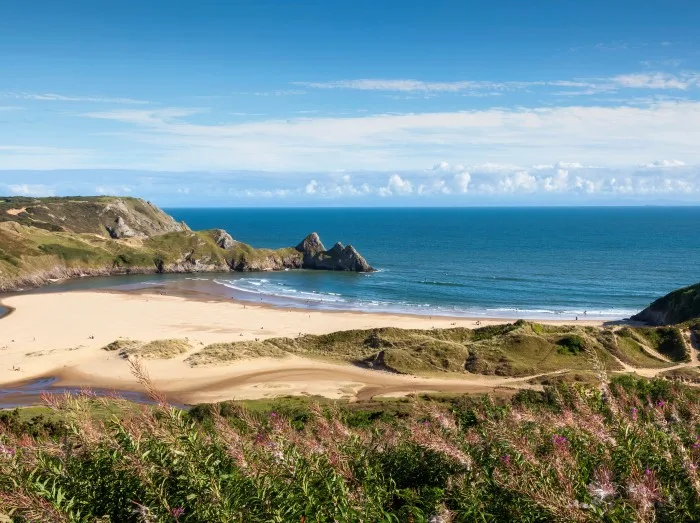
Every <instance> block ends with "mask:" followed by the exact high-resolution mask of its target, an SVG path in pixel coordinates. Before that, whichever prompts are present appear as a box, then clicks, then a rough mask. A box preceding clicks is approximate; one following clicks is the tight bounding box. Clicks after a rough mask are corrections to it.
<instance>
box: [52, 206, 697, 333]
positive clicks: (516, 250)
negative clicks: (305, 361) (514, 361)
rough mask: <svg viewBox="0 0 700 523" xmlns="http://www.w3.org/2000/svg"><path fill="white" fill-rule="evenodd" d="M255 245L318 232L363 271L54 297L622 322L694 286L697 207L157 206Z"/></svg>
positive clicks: (255, 276) (216, 277)
mask: <svg viewBox="0 0 700 523" xmlns="http://www.w3.org/2000/svg"><path fill="white" fill-rule="evenodd" d="M166 211H167V212H169V213H170V214H172V215H173V216H175V217H176V218H177V219H178V220H184V221H185V222H187V224H188V225H189V226H190V227H191V228H193V229H207V228H214V227H219V228H225V229H226V230H228V231H229V232H230V233H231V234H232V235H233V236H234V238H236V239H237V240H240V241H243V242H246V243H249V244H252V245H254V246H256V247H281V246H288V245H295V244H296V243H298V242H299V241H300V240H301V239H302V238H303V237H304V236H305V235H306V234H308V233H310V232H312V231H316V232H318V233H319V234H320V236H321V239H322V240H323V241H324V243H325V245H326V247H327V248H330V247H331V246H332V245H333V243H334V242H336V241H342V242H343V243H346V244H347V243H351V244H352V245H354V246H355V247H356V248H357V249H358V250H359V251H360V252H361V253H362V254H363V255H364V256H365V257H366V258H367V260H368V261H369V262H370V263H371V264H372V265H373V266H374V267H375V268H377V269H378V272H376V273H372V274H346V273H332V272H321V271H285V272H276V273H270V272H266V273H247V274H236V273H227V274H198V275H165V276H133V277H126V278H124V277H121V278H116V279H115V278H106V279H105V278H95V279H90V280H89V281H88V280H85V281H80V282H72V283H69V284H63V285H59V286H55V288H56V290H59V289H66V288H84V287H86V286H88V287H96V286H114V285H117V284H120V285H123V284H127V283H129V284H138V285H148V284H154V283H167V282H175V281H177V282H180V283H179V284H180V285H185V286H190V287H192V288H193V289H197V290H203V291H205V292H213V293H217V294H223V295H226V296H230V297H233V298H236V299H245V300H252V301H256V302H260V301H262V302H265V303H272V304H277V305H282V306H297V307H312V308H328V309H346V310H360V311H392V312H406V313H418V314H429V315H464V316H483V317H499V316H500V317H522V318H533V319H534V318H540V319H543V318H552V319H556V318H560V319H568V318H573V317H575V316H578V317H579V318H583V317H584V315H585V317H586V318H588V319H594V318H603V319H619V318H624V317H628V316H630V315H631V314H633V313H635V312H637V311H639V310H640V309H642V308H644V307H645V306H646V305H648V304H649V303H650V302H651V301H652V300H653V299H655V298H656V297H659V296H661V295H663V294H665V293H667V292H669V291H671V290H673V289H675V288H678V287H681V286H685V285H688V284H691V283H695V282H698V281H700V208H698V207H646V208H639V207H637V208H630V207H624V208H609V207H605V208H581V207H578V208H460V209H444V208H442V209H396V208H392V209H359V208H353V209H328V208H322V209H166Z"/></svg>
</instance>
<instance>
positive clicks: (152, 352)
mask: <svg viewBox="0 0 700 523" xmlns="http://www.w3.org/2000/svg"><path fill="white" fill-rule="evenodd" d="M102 349H103V350H106V351H118V352H119V355H120V356H121V357H122V358H128V357H130V356H137V357H139V358H143V359H147V360H156V359H159V360H166V359H171V358H176V357H177V356H180V355H182V354H185V353H186V352H188V351H189V350H191V349H192V345H191V344H190V342H189V341H188V340H186V339H168V340H153V341H150V342H148V343H144V342H141V341H136V340H132V339H128V338H121V339H118V340H115V341H113V342H112V343H110V344H109V345H106V346H105V347H102Z"/></svg>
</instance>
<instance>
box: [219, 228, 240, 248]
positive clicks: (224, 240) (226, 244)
mask: <svg viewBox="0 0 700 523" xmlns="http://www.w3.org/2000/svg"><path fill="white" fill-rule="evenodd" d="M214 241H215V242H216V244H217V245H218V246H219V247H221V248H222V249H230V248H232V247H233V246H234V245H236V243H237V242H236V240H234V239H233V236H231V235H230V234H229V233H227V232H226V231H225V230H224V229H214Z"/></svg>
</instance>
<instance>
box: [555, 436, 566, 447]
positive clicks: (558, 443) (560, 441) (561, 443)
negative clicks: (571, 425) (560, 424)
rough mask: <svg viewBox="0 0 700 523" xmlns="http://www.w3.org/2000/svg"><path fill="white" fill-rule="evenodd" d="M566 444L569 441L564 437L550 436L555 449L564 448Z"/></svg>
mask: <svg viewBox="0 0 700 523" xmlns="http://www.w3.org/2000/svg"><path fill="white" fill-rule="evenodd" d="M568 442H569V440H568V439H566V436H560V435H559V434H555V435H554V436H552V443H554V446H555V447H565V446H566V444H567V443H568Z"/></svg>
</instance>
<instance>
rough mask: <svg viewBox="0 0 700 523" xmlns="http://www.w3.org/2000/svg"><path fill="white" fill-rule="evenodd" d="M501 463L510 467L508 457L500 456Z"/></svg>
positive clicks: (505, 455)
mask: <svg viewBox="0 0 700 523" xmlns="http://www.w3.org/2000/svg"><path fill="white" fill-rule="evenodd" d="M501 461H502V462H503V463H505V464H506V465H510V455H509V454H504V455H503V456H501Z"/></svg>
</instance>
